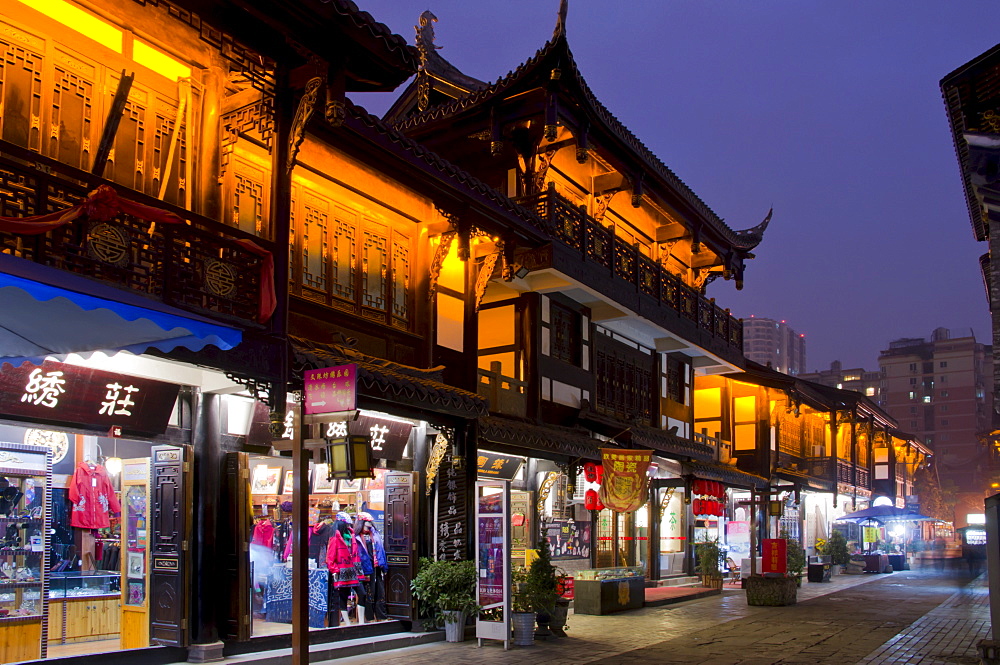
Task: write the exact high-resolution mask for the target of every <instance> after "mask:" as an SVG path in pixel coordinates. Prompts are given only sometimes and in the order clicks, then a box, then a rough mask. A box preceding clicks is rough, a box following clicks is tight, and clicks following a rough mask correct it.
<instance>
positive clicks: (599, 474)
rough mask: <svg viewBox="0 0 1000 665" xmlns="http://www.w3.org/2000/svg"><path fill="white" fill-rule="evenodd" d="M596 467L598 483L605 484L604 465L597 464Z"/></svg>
mask: <svg viewBox="0 0 1000 665" xmlns="http://www.w3.org/2000/svg"><path fill="white" fill-rule="evenodd" d="M594 466H595V467H597V483H598V484H600V483H603V482H604V465H603V464H595V465H594ZM602 507H603V506H602Z"/></svg>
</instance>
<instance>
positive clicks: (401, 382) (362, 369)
mask: <svg viewBox="0 0 1000 665" xmlns="http://www.w3.org/2000/svg"><path fill="white" fill-rule="evenodd" d="M289 340H290V341H291V342H292V354H293V361H294V362H293V365H294V368H295V370H297V372H301V370H303V369H322V368H324V367H335V366H337V365H344V364H347V363H354V364H355V365H357V367H358V383H359V386H360V387H361V388H362V394H368V395H370V396H372V397H378V398H382V399H390V400H393V399H396V400H398V399H400V398H402V401H405V402H408V403H410V404H411V405H413V406H418V407H421V408H424V409H427V410H429V411H436V412H440V413H446V414H449V415H457V416H461V417H463V418H475V417H477V416H480V415H484V414H486V413H487V402H486V399H485V398H483V397H481V396H479V395H477V394H476V393H471V392H469V391H467V390H462V389H461V388H455V387H453V386H449V385H447V384H445V383H443V382H442V378H441V373H442V371H443V368H441V367H436V368H433V369H420V368H417V367H408V366H406V365H401V364H399V363H394V362H390V361H387V360H383V359H381V358H377V357H375V356H369V355H366V354H363V353H361V352H360V351H356V350H354V349H352V348H350V347H347V346H345V345H343V344H323V343H320V342H314V341H312V340H308V339H303V338H300V337H293V336H289Z"/></svg>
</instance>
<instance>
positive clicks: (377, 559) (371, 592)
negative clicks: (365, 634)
mask: <svg viewBox="0 0 1000 665" xmlns="http://www.w3.org/2000/svg"><path fill="white" fill-rule="evenodd" d="M354 533H355V534H357V540H358V558H359V559H360V560H361V572H362V575H360V576H359V579H360V580H361V583H362V585H363V586H365V587H366V591H367V593H366V594H365V597H366V600H367V601H368V602H367V603H366V606H365V610H366V611H367V614H368V616H370V617H374V619H375V620H376V621H385V620H386V619H388V618H389V617H388V615H387V614H386V612H385V589H384V586H383V580H384V579H385V573H386V569H387V568H388V564H387V563H386V558H385V547H383V545H382V537H381V536H380V535H379V532H378V529H376V528H375V521H374V520H373V519H372V516H371V515H370V514H368V513H363V512H362V513H358V519H357V521H356V522H355V523H354ZM358 608H359V611H361V609H360V608H361V606H360V605H358ZM359 616H360V614H359Z"/></svg>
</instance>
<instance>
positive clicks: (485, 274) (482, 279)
mask: <svg viewBox="0 0 1000 665" xmlns="http://www.w3.org/2000/svg"><path fill="white" fill-rule="evenodd" d="M500 257H501V252H500V251H496V252H493V253H492V254H490V255H488V256H487V257H486V258H485V259H484V260H483V265H482V266H480V268H479V275H478V276H476V304H475V311H477V312H478V311H479V306H480V305H482V304H483V296H485V295H486V287H487V286H489V283H490V280H491V279H493V272H494V271H495V270H496V267H497V262H498V261H499V260H500Z"/></svg>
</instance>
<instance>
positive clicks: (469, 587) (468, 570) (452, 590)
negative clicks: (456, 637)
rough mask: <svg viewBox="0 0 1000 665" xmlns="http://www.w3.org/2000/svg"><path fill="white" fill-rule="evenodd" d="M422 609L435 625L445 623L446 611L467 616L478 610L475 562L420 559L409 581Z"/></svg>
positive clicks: (423, 613)
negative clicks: (411, 580)
mask: <svg viewBox="0 0 1000 665" xmlns="http://www.w3.org/2000/svg"><path fill="white" fill-rule="evenodd" d="M410 588H411V589H412V591H413V597H414V598H416V599H417V600H419V601H420V613H421V615H422V616H424V617H425V618H427V619H429V620H430V621H431V623H433V624H434V625H435V626H441V625H443V624H444V612H461V613H463V614H464V615H465V616H468V615H470V614H472V613H474V612H476V611H478V610H479V603H478V602H477V598H476V564H475V563H474V562H472V561H433V560H431V559H426V558H424V559H421V560H420V566H419V572H417V576H416V577H414V578H413V582H411V583H410Z"/></svg>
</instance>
